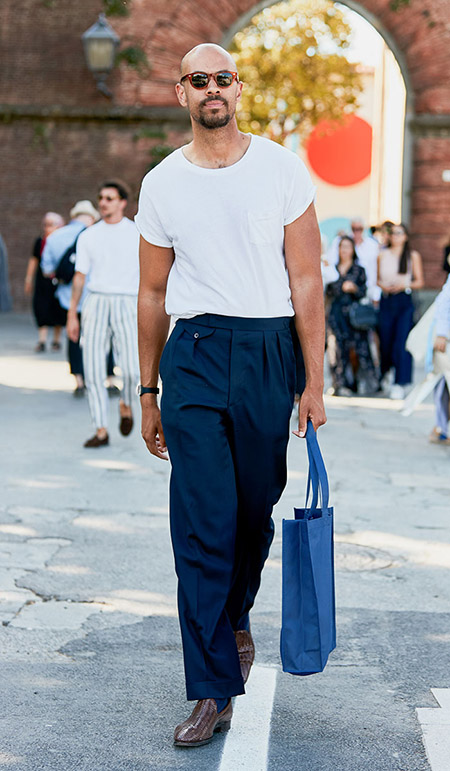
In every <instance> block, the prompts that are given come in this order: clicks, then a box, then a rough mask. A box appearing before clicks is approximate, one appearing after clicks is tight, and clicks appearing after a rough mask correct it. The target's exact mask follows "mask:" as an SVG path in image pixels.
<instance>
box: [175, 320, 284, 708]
mask: <svg viewBox="0 0 450 771" xmlns="http://www.w3.org/2000/svg"><path fill="white" fill-rule="evenodd" d="M160 372H161V378H162V381H163V396H162V402H161V416H162V424H163V428H164V435H165V438H166V442H167V447H168V450H169V455H170V460H171V463H172V474H171V481H170V526H171V536H172V545H173V551H174V556H175V569H176V572H177V576H178V613H179V619H180V627H181V636H182V641H183V653H184V666H185V674H186V690H187V698H188V699H192V700H193V699H205V698H214V697H215V698H227V697H230V696H236V695H238V694H241V693H244V684H243V681H242V677H241V672H240V666H239V657H238V653H237V648H236V642H235V638H234V634H233V632H234V631H236V630H239V629H248V624H249V617H248V614H249V611H250V608H251V607H252V605H253V603H254V600H255V596H256V594H257V591H258V589H259V585H260V580H261V571H262V568H263V565H264V562H265V560H266V557H267V555H268V553H269V548H270V545H271V543H272V539H273V532H274V525H273V520H272V516H271V515H272V508H273V506H274V504H275V503H276V502H277V501H278V499H279V497H280V495H281V493H282V491H283V489H284V486H285V484H286V449H287V443H288V439H289V421H290V416H291V411H292V405H293V399H294V386H295V358H294V352H293V345H292V336H291V333H290V329H289V318H287V317H286V318H284V317H283V318H276V319H246V318H243V319H241V318H236V317H229V316H214V315H211V314H206V315H202V316H196V317H195V318H194V319H190V320H188V321H186V320H179V321H178V322H177V324H176V326H175V329H174V331H173V332H172V335H171V336H170V338H169V340H168V342H167V345H166V347H165V348H164V351H163V355H162V358H161V364H160Z"/></svg>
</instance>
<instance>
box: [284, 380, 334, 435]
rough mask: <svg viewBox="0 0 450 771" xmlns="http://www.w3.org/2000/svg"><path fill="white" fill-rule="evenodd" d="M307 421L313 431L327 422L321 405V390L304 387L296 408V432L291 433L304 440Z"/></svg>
mask: <svg viewBox="0 0 450 771" xmlns="http://www.w3.org/2000/svg"><path fill="white" fill-rule="evenodd" d="M308 420H311V422H312V424H313V426H314V430H315V431H317V429H318V428H319V426H323V425H324V424H325V423H326V422H327V416H326V414H325V407H324V404H323V393H322V389H318V388H313V387H308V386H306V388H305V390H304V391H303V394H302V397H301V399H300V404H299V408H298V431H293V432H292V433H293V434H295V436H299V437H300V438H304V437H305V436H306V427H307V424H308Z"/></svg>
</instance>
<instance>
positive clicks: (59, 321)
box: [25, 212, 66, 353]
mask: <svg viewBox="0 0 450 771" xmlns="http://www.w3.org/2000/svg"><path fill="white" fill-rule="evenodd" d="M62 225H64V220H63V218H62V217H61V215H60V214H56V213H55V212H47V214H46V215H45V217H44V219H43V220H42V236H41V237H39V238H37V239H36V241H35V242H34V246H33V253H32V256H31V257H30V259H29V261H28V268H27V274H26V276H25V294H26V295H31V293H33V313H34V316H35V319H36V324H37V326H38V330H39V332H38V334H39V337H38V343H37V345H36V349H35V350H36V352H38V353H41V352H42V351H45V346H46V343H47V335H48V328H49V327H53V342H52V350H53V351H59V349H60V348H61V343H60V337H61V330H62V327H63V326H64V324H65V323H66V322H65V311H64V310H63V309H62V308H61V306H60V304H59V302H58V300H57V299H56V297H55V289H56V286H55V285H54V284H53V282H52V279H51V278H46V277H45V276H44V275H43V273H42V270H41V256H42V252H43V250H44V246H45V241H46V239H47V238H48V236H49V235H50V233H53V231H54V230H56V229H57V228H60V227H62Z"/></svg>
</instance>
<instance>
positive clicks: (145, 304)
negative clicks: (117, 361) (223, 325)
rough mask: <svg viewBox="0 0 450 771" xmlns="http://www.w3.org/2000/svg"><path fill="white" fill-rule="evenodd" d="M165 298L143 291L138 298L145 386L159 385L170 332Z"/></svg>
mask: <svg viewBox="0 0 450 771" xmlns="http://www.w3.org/2000/svg"><path fill="white" fill-rule="evenodd" d="M169 323H170V316H168V315H167V313H166V311H165V307H164V296H163V295H160V294H155V293H153V292H151V291H148V290H144V289H141V290H140V291H139V296H138V343H139V366H140V372H141V383H142V385H143V386H148V387H155V386H157V385H158V376H159V361H160V359H161V354H162V351H163V348H164V346H165V344H166V340H167V335H168V332H169Z"/></svg>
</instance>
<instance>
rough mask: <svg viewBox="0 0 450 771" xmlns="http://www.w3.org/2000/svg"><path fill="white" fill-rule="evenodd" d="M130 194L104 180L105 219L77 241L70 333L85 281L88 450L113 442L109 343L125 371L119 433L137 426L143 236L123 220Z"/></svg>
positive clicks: (75, 332) (101, 205) (83, 337)
mask: <svg viewBox="0 0 450 771" xmlns="http://www.w3.org/2000/svg"><path fill="white" fill-rule="evenodd" d="M127 200H128V191H127V189H126V188H125V186H124V185H123V184H122V183H121V182H116V181H112V182H105V183H104V184H103V185H102V187H101V189H100V193H99V197H98V201H99V209H100V213H101V215H102V220H101V221H100V222H98V223H97V224H96V225H94V226H92V227H91V228H89V229H88V230H85V231H83V233H81V235H80V236H79V238H78V241H77V253H76V262H75V275H74V278H73V286H72V298H71V303H70V308H69V312H68V316H67V334H68V335H69V337H70V338H71V339H75V338H76V337H77V335H78V333H79V322H78V317H77V314H76V308H77V305H78V302H79V299H80V297H81V294H82V291H83V287H84V284H85V280H86V277H88V281H87V284H88V290H89V292H88V296H87V298H86V300H85V302H84V303H83V307H82V311H81V331H82V335H81V343H82V348H83V364H84V374H85V382H86V388H87V393H88V399H89V409H90V412H91V418H92V422H93V424H94V426H95V434H94V436H92V437H91V438H90V439H88V440H87V441H86V442H85V444H84V446H85V447H101V446H103V445H107V444H109V433H108V398H107V390H106V387H105V379H106V364H105V362H106V354H107V353H108V351H109V350H110V346H111V342H112V346H113V351H114V356H115V360H116V362H117V364H118V365H119V366H120V368H121V370H122V377H123V392H122V395H121V400H120V402H119V409H120V423H119V429H120V432H121V433H122V434H123V435H124V436H127V435H128V434H129V433H130V431H131V430H132V428H133V414H132V411H131V403H132V394H133V393H134V390H135V388H136V384H137V381H138V374H137V373H138V357H137V327H136V297H137V292H138V285H139V234H138V232H137V230H136V226H135V224H134V223H133V222H132V220H130V219H128V217H124V211H125V208H126V205H127Z"/></svg>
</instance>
